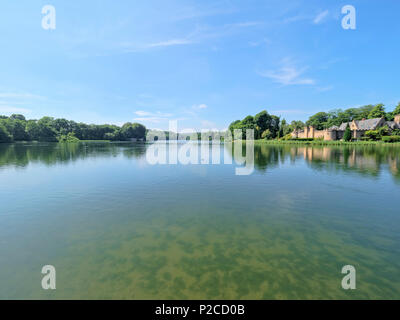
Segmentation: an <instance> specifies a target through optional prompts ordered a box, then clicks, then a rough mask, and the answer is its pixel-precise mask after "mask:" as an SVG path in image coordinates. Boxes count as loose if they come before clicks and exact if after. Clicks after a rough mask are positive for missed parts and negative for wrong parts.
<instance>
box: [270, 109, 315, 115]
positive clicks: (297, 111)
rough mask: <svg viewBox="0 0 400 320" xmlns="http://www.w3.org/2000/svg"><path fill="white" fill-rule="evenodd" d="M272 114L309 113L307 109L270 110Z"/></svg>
mask: <svg viewBox="0 0 400 320" xmlns="http://www.w3.org/2000/svg"><path fill="white" fill-rule="evenodd" d="M271 113H272V114H310V112H307V111H301V110H295V109H293V110H290V109H288V110H271Z"/></svg>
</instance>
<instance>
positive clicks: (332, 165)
mask: <svg viewBox="0 0 400 320" xmlns="http://www.w3.org/2000/svg"><path fill="white" fill-rule="evenodd" d="M245 149H246V148H245V146H244V145H243V151H242V152H243V155H245V154H246V150H245ZM227 150H228V152H229V154H230V155H231V156H232V157H233V158H234V155H233V154H232V152H231V149H230V148H227ZM288 161H290V163H292V164H295V163H296V161H305V163H306V164H307V165H309V166H310V167H311V168H312V169H313V170H325V171H338V172H340V171H353V172H355V173H358V174H360V175H365V176H371V177H373V176H378V175H379V174H380V173H382V172H384V171H389V172H390V173H391V174H392V175H393V176H394V177H395V178H396V180H398V181H399V182H400V148H397V147H377V146H340V147H338V146H336V147H335V146H313V147H311V146H294V145H267V144H264V145H262V144H256V145H255V146H254V167H255V169H256V170H257V171H259V172H265V171H267V170H268V169H273V168H275V167H277V166H279V164H284V163H287V162H288Z"/></svg>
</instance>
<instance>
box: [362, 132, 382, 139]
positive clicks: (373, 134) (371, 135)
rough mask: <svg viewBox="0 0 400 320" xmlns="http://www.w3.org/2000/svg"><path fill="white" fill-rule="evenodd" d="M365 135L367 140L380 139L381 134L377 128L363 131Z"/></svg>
mask: <svg viewBox="0 0 400 320" xmlns="http://www.w3.org/2000/svg"><path fill="white" fill-rule="evenodd" d="M365 137H366V138H367V139H368V140H372V141H378V140H381V136H380V134H379V130H369V131H367V132H366V133H365Z"/></svg>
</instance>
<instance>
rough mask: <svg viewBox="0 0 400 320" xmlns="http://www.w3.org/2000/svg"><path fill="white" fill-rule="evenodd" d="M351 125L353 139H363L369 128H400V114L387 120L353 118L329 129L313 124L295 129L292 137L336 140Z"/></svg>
mask: <svg viewBox="0 0 400 320" xmlns="http://www.w3.org/2000/svg"><path fill="white" fill-rule="evenodd" d="M347 126H350V130H351V134H352V138H353V139H356V140H358V139H361V138H362V137H364V136H365V133H366V132H367V131H369V130H376V129H379V128H381V127H384V126H388V128H389V130H395V129H400V114H398V115H396V116H395V117H394V121H385V118H376V119H363V120H353V121H351V122H348V123H347V122H344V123H342V124H341V125H340V126H339V127H338V126H333V127H331V128H329V129H324V130H316V129H315V128H314V127H312V126H307V127H304V128H303V129H301V130H294V131H293V132H292V138H295V139H296V138H301V139H324V140H326V141H334V140H341V139H343V136H344V132H345V131H346V129H347Z"/></svg>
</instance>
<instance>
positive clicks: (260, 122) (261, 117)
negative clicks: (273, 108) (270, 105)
mask: <svg viewBox="0 0 400 320" xmlns="http://www.w3.org/2000/svg"><path fill="white" fill-rule="evenodd" d="M249 117H250V116H249ZM271 120H272V118H271V116H270V115H269V114H268V112H267V111H266V110H264V111H261V112H260V113H258V114H256V116H255V117H254V123H255V124H256V125H257V126H258V127H259V128H260V130H261V132H264V131H265V130H266V129H269V127H270V125H271Z"/></svg>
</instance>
